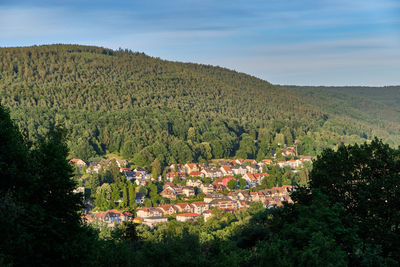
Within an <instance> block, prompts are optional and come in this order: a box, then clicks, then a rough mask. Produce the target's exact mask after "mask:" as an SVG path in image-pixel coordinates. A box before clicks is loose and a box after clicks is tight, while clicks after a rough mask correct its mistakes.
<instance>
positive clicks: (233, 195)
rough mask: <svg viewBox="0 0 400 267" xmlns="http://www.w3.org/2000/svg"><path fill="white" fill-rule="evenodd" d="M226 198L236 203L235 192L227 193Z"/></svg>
mask: <svg viewBox="0 0 400 267" xmlns="http://www.w3.org/2000/svg"><path fill="white" fill-rule="evenodd" d="M226 196H227V197H229V198H230V199H232V200H233V201H237V200H238V197H237V193H236V192H229V193H228V194H227V195H226Z"/></svg>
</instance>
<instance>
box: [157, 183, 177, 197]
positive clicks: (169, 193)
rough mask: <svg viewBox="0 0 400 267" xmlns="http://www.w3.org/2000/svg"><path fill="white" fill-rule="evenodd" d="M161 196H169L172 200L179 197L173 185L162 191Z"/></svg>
mask: <svg viewBox="0 0 400 267" xmlns="http://www.w3.org/2000/svg"><path fill="white" fill-rule="evenodd" d="M160 196H162V197H165V198H168V199H170V200H176V199H177V197H178V194H177V192H176V191H175V190H174V189H173V188H172V187H170V186H169V187H167V188H165V189H164V190H163V191H161V193H160Z"/></svg>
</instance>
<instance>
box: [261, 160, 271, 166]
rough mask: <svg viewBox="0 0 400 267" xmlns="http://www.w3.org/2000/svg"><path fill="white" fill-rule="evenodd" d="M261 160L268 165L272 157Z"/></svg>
mask: <svg viewBox="0 0 400 267" xmlns="http://www.w3.org/2000/svg"><path fill="white" fill-rule="evenodd" d="M262 162H263V163H265V164H267V165H270V164H272V159H263V160H262Z"/></svg>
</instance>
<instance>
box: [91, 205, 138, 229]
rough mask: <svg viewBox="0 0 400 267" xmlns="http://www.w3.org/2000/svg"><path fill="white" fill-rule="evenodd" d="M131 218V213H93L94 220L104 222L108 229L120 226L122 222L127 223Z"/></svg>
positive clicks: (112, 211) (116, 211)
mask: <svg viewBox="0 0 400 267" xmlns="http://www.w3.org/2000/svg"><path fill="white" fill-rule="evenodd" d="M131 217H132V214H131V213H129V212H121V211H119V210H116V209H112V210H107V211H100V212H95V213H93V218H94V220H96V221H101V222H104V223H106V224H107V226H110V227H112V226H114V224H120V223H122V222H124V221H128V220H130V218H131Z"/></svg>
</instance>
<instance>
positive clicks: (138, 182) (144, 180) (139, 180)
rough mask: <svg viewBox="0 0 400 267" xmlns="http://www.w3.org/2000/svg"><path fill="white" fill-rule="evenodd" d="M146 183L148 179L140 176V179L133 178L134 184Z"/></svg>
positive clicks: (142, 184)
mask: <svg viewBox="0 0 400 267" xmlns="http://www.w3.org/2000/svg"><path fill="white" fill-rule="evenodd" d="M147 183H148V181H147V180H146V179H143V178H140V179H138V178H136V180H135V184H136V185H141V186H146V185H147Z"/></svg>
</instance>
